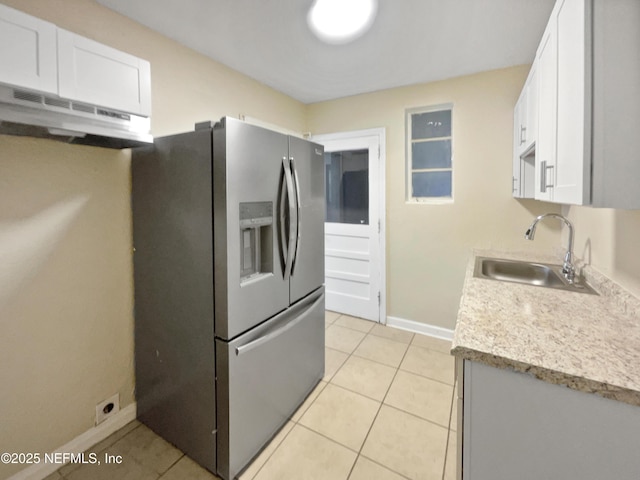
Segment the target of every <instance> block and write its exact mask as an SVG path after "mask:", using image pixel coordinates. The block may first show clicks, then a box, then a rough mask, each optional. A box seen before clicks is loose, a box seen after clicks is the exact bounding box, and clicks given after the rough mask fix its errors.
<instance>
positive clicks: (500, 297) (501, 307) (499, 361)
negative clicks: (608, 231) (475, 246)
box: [451, 250, 640, 406]
mask: <svg viewBox="0 0 640 480" xmlns="http://www.w3.org/2000/svg"><path fill="white" fill-rule="evenodd" d="M476 256H485V257H495V258H509V259H518V260H533V261H538V262H543V263H554V264H559V263H561V262H560V261H559V260H558V259H557V258H549V257H541V256H532V255H531V254H507V253H502V252H493V251H480V250H477V251H474V252H473V255H472V257H471V258H470V260H469V265H468V268H467V274H466V278H465V283H464V289H463V293H462V299H461V300H460V309H459V312H458V321H457V325H456V330H455V334H454V338H453V345H452V350H451V353H452V354H453V355H455V356H457V357H461V358H464V359H467V360H473V361H477V362H481V363H484V364H487V365H491V366H494V367H498V368H508V369H512V370H515V371H519V372H525V373H529V374H531V375H534V376H535V377H537V378H539V379H541V380H544V381H546V382H549V383H554V384H558V385H565V386H567V387H570V388H573V389H575V390H580V391H584V392H590V393H596V394H598V395H601V396H603V397H606V398H611V399H615V400H619V401H621V402H625V403H629V404H632V405H638V406H640V301H639V300H638V299H637V298H636V297H633V296H632V295H631V294H629V293H628V292H626V291H625V290H624V289H622V288H621V287H619V286H618V285H617V284H615V283H613V282H612V281H611V280H609V279H608V278H606V277H605V276H604V275H602V274H600V273H599V272H597V271H596V270H595V269H593V268H591V267H589V266H586V267H584V268H583V270H582V273H583V275H584V276H585V278H586V279H587V282H588V283H589V284H590V285H591V286H592V287H594V288H595V290H597V291H598V293H600V295H599V296H597V295H587V294H583V293H574V292H567V291H562V290H553V289H550V288H542V287H533V286H529V285H521V284H516V283H509V282H501V281H496V280H488V279H481V278H474V277H473V269H474V263H475V257H476Z"/></svg>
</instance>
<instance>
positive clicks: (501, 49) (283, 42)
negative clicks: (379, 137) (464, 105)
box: [97, 0, 554, 103]
mask: <svg viewBox="0 0 640 480" xmlns="http://www.w3.org/2000/svg"><path fill="white" fill-rule="evenodd" d="M97 1H98V2H99V3H101V4H103V5H105V6H107V7H109V8H111V9H113V10H115V11H117V12H120V13H121V14H123V15H126V16H127V17H130V18H132V19H134V20H136V21H137V22H139V23H141V24H143V25H146V26H147V27H149V28H151V29H153V30H155V31H157V32H160V33H162V34H163V35H165V36H167V37H169V38H172V39H174V40H176V41H177V42H179V43H181V44H183V45H186V46H187V47H190V48H192V49H193V50H196V51H198V52H200V53H202V54H204V55H206V56H208V57H210V58H212V59H214V60H216V61H218V62H220V63H223V64H225V65H227V66H229V67H231V68H233V69H234V70H237V71H239V72H242V73H244V74H245V75H248V76H249V77H252V78H254V79H256V80H258V81H260V82H261V83H264V84H266V85H269V86H270V87H273V88H274V89H276V90H278V91H280V92H283V93H285V94H287V95H289V96H291V97H293V98H295V99H297V100H300V101H301V102H304V103H313V102H319V101H324V100H330V99H334V98H340V97H345V96H349V95H355V94H359V93H366V92H372V91H376V90H382V89H386V88H393V87H398V86H403V85H411V84H415V83H424V82H431V81H435V80H441V79H445V78H452V77H457V76H460V75H466V74H471V73H476V72H481V71H487V70H493V69H497V68H504V67H509V66H512V65H520V64H527V63H531V62H532V61H533V58H534V55H535V51H536V47H537V45H538V42H539V41H540V38H541V36H542V33H543V30H544V27H545V25H546V23H547V19H548V18H549V15H550V13H551V9H552V7H553V3H554V0H379V6H378V15H377V17H376V19H375V21H374V23H373V25H372V27H371V29H370V30H369V31H368V32H367V33H365V34H364V35H363V36H361V37H360V38H358V39H356V40H355V41H353V42H351V43H349V44H346V45H328V44H324V43H322V42H321V41H320V40H318V39H317V38H316V37H315V36H314V35H313V34H312V33H311V31H310V30H309V28H308V27H307V22H306V15H307V11H308V10H309V8H310V6H311V4H312V3H313V0H130V1H126V2H123V1H122V0H97ZM344 1H345V2H347V1H349V0H344Z"/></svg>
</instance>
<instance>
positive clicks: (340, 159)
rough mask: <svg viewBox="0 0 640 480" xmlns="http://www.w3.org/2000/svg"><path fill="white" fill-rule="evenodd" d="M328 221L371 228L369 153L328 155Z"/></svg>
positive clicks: (355, 152)
mask: <svg viewBox="0 0 640 480" xmlns="http://www.w3.org/2000/svg"><path fill="white" fill-rule="evenodd" d="M324 162H325V169H326V172H325V173H326V177H325V179H326V180H325V188H326V197H325V198H326V202H327V203H326V210H325V211H326V221H327V222H331V223H356V224H358V225H369V150H367V149H364V150H350V151H341V152H325V154H324Z"/></svg>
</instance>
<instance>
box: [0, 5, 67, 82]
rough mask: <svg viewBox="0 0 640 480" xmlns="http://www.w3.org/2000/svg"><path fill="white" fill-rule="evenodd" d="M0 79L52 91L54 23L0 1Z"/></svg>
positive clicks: (54, 67)
mask: <svg viewBox="0 0 640 480" xmlns="http://www.w3.org/2000/svg"><path fill="white" fill-rule="evenodd" d="M0 65H2V67H1V68H0V83H5V84H8V85H15V86H21V87H24V88H31V89H34V90H40V91H42V92H47V93H53V94H56V93H57V91H58V80H57V65H56V26H55V25H54V24H53V23H49V22H45V21H44V20H40V19H39V18H35V17H32V16H31V15H27V14H26V13H22V12H20V11H18V10H14V9H13V8H10V7H7V6H6V5H2V4H0Z"/></svg>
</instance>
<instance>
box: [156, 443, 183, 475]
mask: <svg viewBox="0 0 640 480" xmlns="http://www.w3.org/2000/svg"><path fill="white" fill-rule="evenodd" d="M180 451H181V452H182V450H180ZM186 455H187V454H186V453H184V452H182V455H181V456H180V457H179V458H178V459H177V460H176V461H175V462H173V463H172V464H171V465H170V466H169V468H167V469H166V470H165V471H164V472H162V473H161V474H160V476H159V477H158V480H162V477H164V476H165V475H166V474H167V473H169V470H171V469H172V468H173V467H175V466H176V464H177V463H178V462H179V461H180V460H182V459H183V458H184V457H186Z"/></svg>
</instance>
